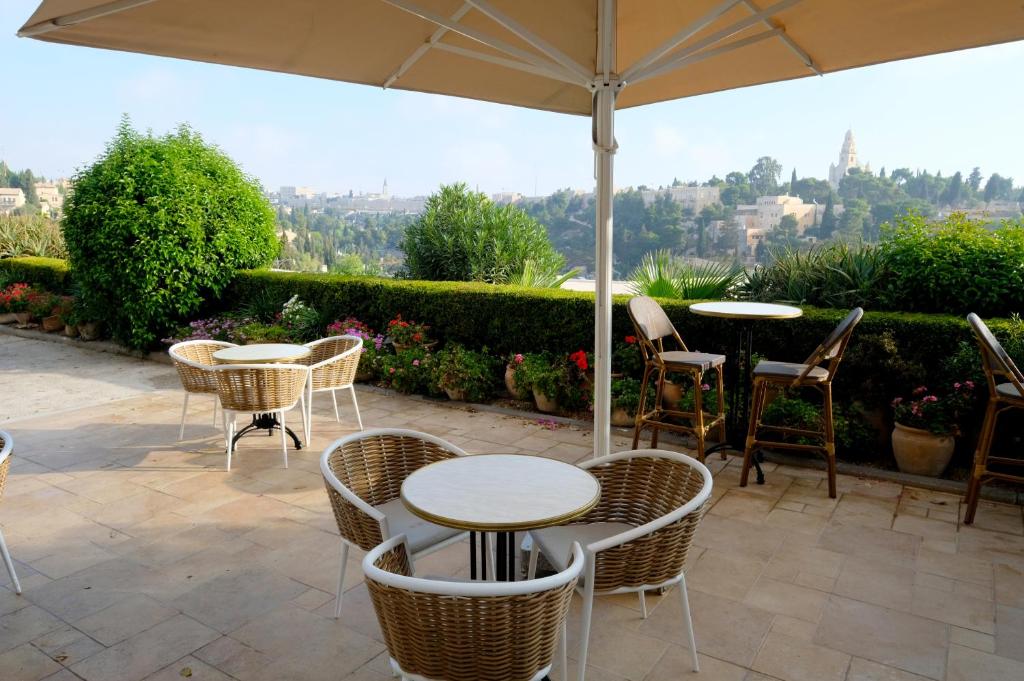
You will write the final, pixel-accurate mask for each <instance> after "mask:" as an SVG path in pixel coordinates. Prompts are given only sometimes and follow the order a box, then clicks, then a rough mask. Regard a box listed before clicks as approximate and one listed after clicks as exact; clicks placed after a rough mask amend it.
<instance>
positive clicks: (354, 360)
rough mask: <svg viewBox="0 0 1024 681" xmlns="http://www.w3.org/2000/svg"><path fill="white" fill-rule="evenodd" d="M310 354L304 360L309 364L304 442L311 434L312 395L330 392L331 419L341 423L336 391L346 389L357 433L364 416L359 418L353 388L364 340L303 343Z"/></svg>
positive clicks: (339, 338) (343, 338) (351, 338)
mask: <svg viewBox="0 0 1024 681" xmlns="http://www.w3.org/2000/svg"><path fill="white" fill-rule="evenodd" d="M306 347H307V348H309V349H310V354H309V355H308V356H307V357H306V358H305V359H304V360H303V363H304V364H308V365H309V370H310V387H309V403H308V404H307V405H306V409H307V410H308V411H307V418H306V423H307V424H308V430H307V431H306V440H307V441H308V440H309V437H310V436H311V435H312V434H313V393H318V392H324V391H328V390H329V391H330V392H331V401H332V402H334V420H336V421H341V415H340V414H339V413H338V397H337V395H336V394H335V393H336V391H337V390H339V389H346V388H347V389H348V391H349V394H350V395H351V396H352V408H353V409H355V412H356V421H357V422H358V423H359V430H362V429H363V417H362V416H360V415H359V402H358V401H356V389H355V387H354V386H353V385H352V384H353V383H354V382H355V379H356V369H358V368H359V358H360V357H361V356H362V353H363V339H362V338H359V337H358V336H347V335H346V336H332V337H331V338H321V339H320V340H317V341H313V342H312V343H306Z"/></svg>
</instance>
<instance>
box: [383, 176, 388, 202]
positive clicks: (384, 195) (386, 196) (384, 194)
mask: <svg viewBox="0 0 1024 681" xmlns="http://www.w3.org/2000/svg"><path fill="white" fill-rule="evenodd" d="M381 196H383V197H384V198H385V199H386V198H388V178H386V177H385V178H384V193H383V194H381Z"/></svg>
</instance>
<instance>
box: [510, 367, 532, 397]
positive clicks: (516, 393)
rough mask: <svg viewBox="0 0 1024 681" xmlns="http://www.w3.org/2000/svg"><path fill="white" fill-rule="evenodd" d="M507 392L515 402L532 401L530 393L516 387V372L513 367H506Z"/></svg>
mask: <svg viewBox="0 0 1024 681" xmlns="http://www.w3.org/2000/svg"><path fill="white" fill-rule="evenodd" d="M505 390H507V391H508V394H509V395H511V396H512V399H514V400H528V399H530V393H529V392H527V391H526V390H523V389H522V388H520V387H519V386H517V385H516V372H515V370H514V369H513V368H512V366H511V365H508V366H506V367H505Z"/></svg>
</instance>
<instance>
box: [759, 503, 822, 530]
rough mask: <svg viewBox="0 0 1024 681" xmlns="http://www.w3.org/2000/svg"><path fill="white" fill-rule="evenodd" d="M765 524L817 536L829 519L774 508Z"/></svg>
mask: <svg viewBox="0 0 1024 681" xmlns="http://www.w3.org/2000/svg"><path fill="white" fill-rule="evenodd" d="M764 523H765V524H766V525H771V526H772V527H778V528H780V529H783V530H792V531H794V532H802V533H804V534H810V535H815V536H817V535H818V534H820V533H821V531H822V530H823V529H825V525H827V524H828V519H827V518H825V517H823V516H818V515H813V514H810V513H797V512H795V511H789V510H786V509H784V508H774V509H772V510H771V512H770V513H768V516H767V517H766V518H765V519H764Z"/></svg>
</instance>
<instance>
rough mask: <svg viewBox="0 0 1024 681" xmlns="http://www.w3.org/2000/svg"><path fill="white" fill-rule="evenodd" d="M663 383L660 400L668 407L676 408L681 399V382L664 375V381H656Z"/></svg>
mask: <svg viewBox="0 0 1024 681" xmlns="http://www.w3.org/2000/svg"><path fill="white" fill-rule="evenodd" d="M658 382H659V383H664V385H663V387H662V389H661V402H662V404H663V405H665V406H666V407H668V408H669V409H678V408H680V407H679V403H680V402H681V401H682V399H683V384H682V383H674V382H673V381H672V379H670V378H669V377H668V376H665V379H664V381H658Z"/></svg>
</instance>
